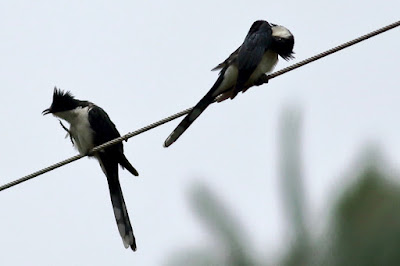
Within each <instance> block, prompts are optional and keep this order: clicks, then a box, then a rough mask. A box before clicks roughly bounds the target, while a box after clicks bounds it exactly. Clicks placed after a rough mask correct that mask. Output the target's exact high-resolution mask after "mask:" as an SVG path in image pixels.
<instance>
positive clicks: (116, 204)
mask: <svg viewBox="0 0 400 266" xmlns="http://www.w3.org/2000/svg"><path fill="white" fill-rule="evenodd" d="M46 114H53V115H54V116H56V117H58V118H61V119H63V120H65V121H67V122H68V123H69V124H70V128H69V129H67V128H65V127H64V126H63V128H64V129H65V130H67V132H68V133H69V135H70V138H71V141H72V142H73V144H74V146H75V147H76V148H77V149H78V151H79V153H80V154H82V155H87V154H88V152H89V151H90V150H91V149H92V148H94V147H96V146H98V145H101V144H103V143H105V142H107V141H110V140H112V139H115V138H118V137H120V136H121V135H120V134H119V132H118V130H117V128H116V127H115V125H114V123H113V122H112V121H111V120H110V118H109V116H108V115H107V113H106V112H105V111H104V110H103V109H102V108H100V107H99V106H97V105H95V104H94V103H91V102H89V101H80V100H77V99H75V98H74V96H73V95H72V94H71V93H70V92H64V91H62V90H59V89H57V88H54V93H53V102H52V104H51V106H50V108H48V109H46V110H44V111H43V115H46ZM60 122H61V121H60ZM61 125H62V124H61ZM89 156H93V157H95V158H96V159H97V160H98V161H99V163H100V166H101V169H102V170H103V172H104V174H105V175H106V177H107V181H108V187H109V190H110V195H111V203H112V206H113V210H114V215H115V220H116V221H117V226H118V230H119V233H120V235H121V237H122V241H123V243H124V246H125V248H128V247H130V248H131V249H132V250H133V251H135V250H136V240H135V236H134V235H133V230H132V226H131V222H130V220H129V215H128V210H127V209H126V206H125V201H124V197H123V195H122V190H121V185H120V182H119V176H118V164H119V165H121V166H122V168H125V169H126V170H128V171H129V172H130V173H131V174H133V175H135V176H138V175H139V174H138V172H137V171H136V169H135V168H134V167H133V166H132V165H131V164H130V162H129V161H128V159H127V158H126V157H125V155H124V148H123V144H122V142H120V143H118V144H115V145H113V146H111V147H109V148H106V149H104V150H101V151H98V152H96V153H94V154H89Z"/></svg>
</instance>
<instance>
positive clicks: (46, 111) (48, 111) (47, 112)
mask: <svg viewBox="0 0 400 266" xmlns="http://www.w3.org/2000/svg"><path fill="white" fill-rule="evenodd" d="M48 114H51V110H50V108H47V109H46V110H44V111H43V112H42V115H48Z"/></svg>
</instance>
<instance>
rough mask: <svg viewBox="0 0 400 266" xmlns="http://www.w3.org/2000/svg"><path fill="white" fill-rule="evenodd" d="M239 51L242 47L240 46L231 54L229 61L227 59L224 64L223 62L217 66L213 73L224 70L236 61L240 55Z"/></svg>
mask: <svg viewBox="0 0 400 266" xmlns="http://www.w3.org/2000/svg"><path fill="white" fill-rule="evenodd" d="M239 49H240V46H239V48H237V49H236V50H235V51H234V52H233V53H231V54H230V56H229V57H228V58H227V59H225V61H224V62H222V63H221V64H219V65H218V66H216V67H214V68H213V69H211V71H215V70H218V69H222V68H224V67H226V66H228V65H230V64H231V63H232V62H233V61H234V60H235V59H236V57H237V55H238V53H239Z"/></svg>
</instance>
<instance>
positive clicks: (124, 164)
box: [119, 154, 139, 176]
mask: <svg viewBox="0 0 400 266" xmlns="http://www.w3.org/2000/svg"><path fill="white" fill-rule="evenodd" d="M119 164H120V165H121V166H122V167H123V168H125V169H126V170H128V171H129V172H130V173H131V174H132V175H134V176H138V175H139V173H138V171H136V169H135V167H133V166H132V164H131V163H130V162H129V161H128V159H127V158H126V157H125V155H124V154H121V158H120V160H119Z"/></svg>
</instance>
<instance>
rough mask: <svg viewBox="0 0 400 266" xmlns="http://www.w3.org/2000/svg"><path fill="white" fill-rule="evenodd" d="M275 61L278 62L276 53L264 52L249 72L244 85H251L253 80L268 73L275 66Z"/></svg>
mask: <svg viewBox="0 0 400 266" xmlns="http://www.w3.org/2000/svg"><path fill="white" fill-rule="evenodd" d="M276 63H278V54H277V53H275V52H272V51H267V52H265V53H264V55H263V57H262V59H261V62H260V63H259V64H258V66H257V68H256V69H255V70H254V71H253V73H252V74H251V76H250V78H249V81H248V82H247V83H246V85H247V86H252V85H253V84H254V82H255V81H256V80H257V79H259V78H260V77H261V76H262V75H264V74H266V73H270V72H271V71H272V70H273V69H274V68H275V66H276Z"/></svg>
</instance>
